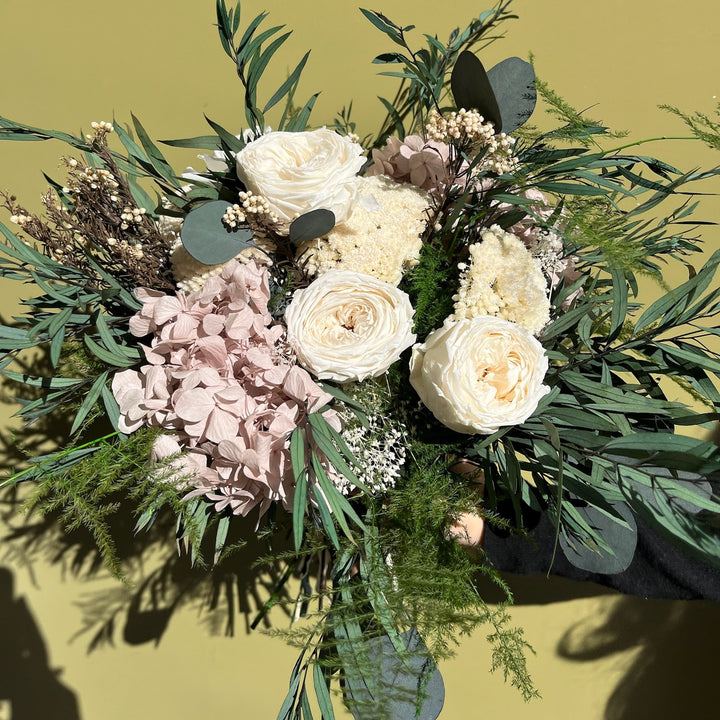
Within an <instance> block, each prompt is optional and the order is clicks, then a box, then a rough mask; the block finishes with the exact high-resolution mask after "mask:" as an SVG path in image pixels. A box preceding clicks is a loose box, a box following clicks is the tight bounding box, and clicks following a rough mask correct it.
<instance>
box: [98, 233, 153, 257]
mask: <svg viewBox="0 0 720 720" xmlns="http://www.w3.org/2000/svg"><path fill="white" fill-rule="evenodd" d="M106 242H107V244H108V245H109V246H110V247H116V248H118V249H119V250H122V251H123V252H124V253H126V254H127V255H129V256H130V257H133V258H135V259H136V260H141V259H142V258H143V257H145V253H144V252H143V246H142V243H134V244H133V243H129V242H128V241H127V240H118V239H117V238H113V237H110V238H108V239H107V240H106Z"/></svg>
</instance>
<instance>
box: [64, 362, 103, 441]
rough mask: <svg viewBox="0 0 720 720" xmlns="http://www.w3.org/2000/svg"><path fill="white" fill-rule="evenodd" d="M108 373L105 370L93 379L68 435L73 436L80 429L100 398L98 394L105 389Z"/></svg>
mask: <svg viewBox="0 0 720 720" xmlns="http://www.w3.org/2000/svg"><path fill="white" fill-rule="evenodd" d="M108 375H109V371H108V370H106V371H105V372H103V373H102V374H101V375H98V376H97V377H96V378H95V381H94V382H93V384H92V385H91V386H90V389H89V390H88V393H87V395H86V396H85V399H84V400H83V402H82V404H81V405H80V407H79V408H78V411H77V413H76V415H75V419H74V420H73V424H72V427H71V428H70V434H71V435H73V434H74V433H75V431H76V430H78V429H79V428H80V426H81V425H82V423H83V421H84V420H85V418H86V417H87V416H88V413H89V412H90V411H91V410H92V409H93V407H94V406H95V403H96V402H97V400H98V398H99V397H100V393H101V392H102V389H103V387H105V382H106V381H107V379H108Z"/></svg>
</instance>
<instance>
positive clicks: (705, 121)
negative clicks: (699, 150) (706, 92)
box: [660, 103, 720, 150]
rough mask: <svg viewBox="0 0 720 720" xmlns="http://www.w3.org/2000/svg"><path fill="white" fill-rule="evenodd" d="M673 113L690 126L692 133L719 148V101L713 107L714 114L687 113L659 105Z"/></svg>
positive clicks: (716, 148) (712, 146)
mask: <svg viewBox="0 0 720 720" xmlns="http://www.w3.org/2000/svg"><path fill="white" fill-rule="evenodd" d="M660 107H661V108H662V109H663V110H667V111H668V112H670V113H672V114H673V115H677V117H679V118H680V119H681V120H683V122H684V123H685V124H686V125H687V126H688V127H689V128H690V130H691V131H692V134H693V135H694V136H695V137H696V138H698V140H702V141H703V142H704V143H705V144H707V145H709V146H710V147H711V148H713V149H714V150H720V103H718V104H717V106H716V107H715V115H714V116H712V117H711V116H710V115H708V114H707V113H702V112H694V113H692V114H688V113H685V112H683V111H682V110H679V109H678V108H676V107H672V106H671V105H660Z"/></svg>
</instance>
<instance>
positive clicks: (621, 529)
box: [560, 502, 637, 575]
mask: <svg viewBox="0 0 720 720" xmlns="http://www.w3.org/2000/svg"><path fill="white" fill-rule="evenodd" d="M610 504H611V505H612V506H613V508H614V509H615V510H616V512H617V513H618V515H620V516H621V517H622V519H623V520H624V521H625V522H626V523H627V527H626V526H625V525H621V524H620V523H619V522H616V521H615V520H613V519H612V518H611V517H608V515H606V514H605V513H603V512H601V511H600V510H598V509H597V508H595V507H593V506H592V505H585V506H581V507H576V508H575V509H576V510H577V512H578V513H579V515H580V516H581V517H582V518H583V520H585V522H586V523H587V524H588V525H589V526H590V527H591V528H592V529H593V530H594V531H595V532H596V534H597V535H599V536H600V537H602V539H603V541H604V542H605V543H607V545H608V546H609V547H610V548H611V549H612V553H609V552H608V551H607V550H605V549H604V548H600V547H595V548H590V547H588V546H587V545H585V544H584V543H583V542H581V541H580V539H579V538H577V537H574V536H573V535H571V534H570V533H569V532H568V530H567V529H566V528H565V527H563V528H562V529H561V531H560V547H561V548H562V550H563V552H564V553H565V557H566V558H567V559H568V560H569V561H570V562H571V563H572V564H573V565H574V566H575V567H578V568H580V569H582V570H587V571H588V572H593V573H602V574H603V575H614V574H616V573H621V572H623V570H627V568H628V566H629V565H630V563H631V562H632V559H633V556H634V555H635V546H636V545H637V525H636V524H635V517H634V515H633V513H632V510H630V508H629V507H628V506H627V505H625V503H622V502H618V503H610Z"/></svg>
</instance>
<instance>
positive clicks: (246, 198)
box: [222, 191, 279, 228]
mask: <svg viewBox="0 0 720 720" xmlns="http://www.w3.org/2000/svg"><path fill="white" fill-rule="evenodd" d="M238 197H239V199H240V203H241V204H239V205H238V204H237V203H235V205H229V206H228V209H227V211H226V213H225V214H224V215H223V217H222V221H223V223H225V225H227V226H228V227H229V228H236V227H237V226H238V225H241V224H243V223H245V222H247V223H248V224H250V225H252V226H253V227H257V226H268V225H277V223H278V222H279V220H278V216H277V215H276V214H275V213H274V212H272V210H271V209H270V203H269V202H268V201H267V198H264V197H263V196H262V195H255V194H254V193H252V192H250V191H248V192H240V193H238Z"/></svg>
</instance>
